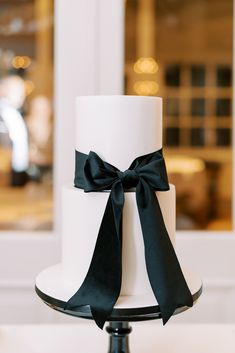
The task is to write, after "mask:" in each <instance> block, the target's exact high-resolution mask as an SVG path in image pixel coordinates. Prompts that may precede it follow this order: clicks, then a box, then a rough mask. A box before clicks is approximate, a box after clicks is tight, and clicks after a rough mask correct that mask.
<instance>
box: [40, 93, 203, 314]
mask: <svg viewBox="0 0 235 353" xmlns="http://www.w3.org/2000/svg"><path fill="white" fill-rule="evenodd" d="M75 134H76V146H75V149H76V151H79V153H82V154H84V156H88V155H89V153H90V151H94V152H95V153H96V154H97V155H98V156H99V158H100V159H101V160H102V161H105V162H107V163H110V164H111V165H112V166H115V168H117V169H118V170H120V171H125V170H127V169H128V168H129V166H130V165H131V163H132V162H133V161H134V160H135V159H136V158H137V157H139V156H145V155H148V154H151V153H154V152H155V151H160V152H161V151H162V99H161V98H159V97H140V96H83V97H78V98H77V100H76V130H75ZM82 156H83V155H82ZM78 167H79V166H78ZM82 167H83V166H80V169H81V168H82ZM110 189H111V187H110V188H107V189H106V190H104V189H101V190H96V191H91V192H84V190H83V189H82V188H79V187H75V186H74V185H72V184H71V185H67V186H65V187H64V188H63V192H62V232H61V236H62V263H61V264H58V265H55V266H53V267H51V268H49V269H46V270H45V271H43V272H42V273H41V274H40V275H39V276H38V277H37V280H36V286H37V288H38V289H39V290H40V291H41V292H42V293H45V294H46V295H48V296H49V297H53V298H57V299H59V300H62V301H65V302H67V301H68V300H69V299H70V298H71V297H72V296H73V295H74V293H75V292H76V291H77V290H78V289H79V287H80V286H81V285H82V283H83V281H84V279H85V278H86V275H87V272H88V269H89V266H90V264H91V261H92V256H93V253H94V249H95V244H96V242H97V236H98V232H99V228H100V225H101V221H102V217H103V214H104V210H105V208H106V204H107V202H108V198H109V195H110ZM124 189H125V188H124ZM155 190H158V189H155ZM124 195H125V202H124V208H123V213H122V218H123V219H122V254H121V256H122V280H121V290H120V296H119V298H118V300H117V302H116V304H115V306H114V307H115V308H138V307H150V306H154V305H157V299H156V295H154V293H153V289H152V288H153V287H152V285H151V284H150V280H149V271H147V268H146V256H149V255H148V254H147V255H146V249H145V244H144V240H143V235H142V225H141V221H140V217H139V211H138V208H137V203H136V190H135V187H131V188H130V189H128V190H125V192H124ZM156 196H157V200H158V202H159V205H160V209H161V213H162V216H163V220H164V224H165V227H166V230H167V233H168V235H169V239H170V241H171V244H172V245H173V246H174V244H175V188H174V186H173V185H170V187H169V190H164V191H156ZM164 234H165V233H164ZM168 246H169V244H168ZM150 252H151V251H149V253H150ZM162 261H164V259H162ZM165 261H167V259H165ZM167 266H171V263H170V262H169V264H167V263H166V264H165V267H166V269H167ZM93 271H94V270H93ZM173 272H174V271H173ZM173 272H172V273H173ZM183 274H184V278H185V280H186V283H187V285H188V288H189V290H190V291H191V293H192V294H193V293H195V292H197V291H198V290H199V289H200V287H201V281H200V279H199V278H198V277H197V276H195V275H193V274H191V273H190V272H189V271H187V270H186V269H185V268H184V269H183ZM164 275H165V277H167V276H168V269H167V270H166V271H165V274H164V273H163V274H162V276H163V277H164ZM104 276H105V274H104ZM166 280H168V281H169V282H170V281H171V280H169V278H166ZM160 285H161V284H159V286H160ZM173 296H174V293H173ZM86 304H88V305H89V303H86ZM78 305H79V303H78ZM182 305H185V303H182Z"/></svg>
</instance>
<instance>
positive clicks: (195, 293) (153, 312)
mask: <svg viewBox="0 0 235 353" xmlns="http://www.w3.org/2000/svg"><path fill="white" fill-rule="evenodd" d="M185 274H186V280H187V283H188V285H189V289H190V291H191V293H192V297H193V304H195V303H196V302H197V300H198V298H199V297H200V295H201V293H202V282H201V280H200V278H199V276H198V275H197V274H195V273H193V272H190V271H186V272H185ZM35 290H36V293H37V295H38V296H39V297H40V298H41V299H42V300H43V302H44V303H45V304H47V305H48V306H49V307H50V308H52V309H54V310H56V311H59V312H61V313H63V314H67V315H71V316H75V317H79V318H84V319H90V320H93V318H92V314H91V311H90V307H89V305H84V306H81V307H78V308H76V309H74V310H67V309H64V308H65V304H66V301H67V300H68V299H69V298H70V296H71V294H72V290H73V288H70V287H69V283H68V282H66V280H65V279H64V278H63V273H62V271H61V266H58V265H57V266H53V267H51V268H48V269H46V270H44V271H42V272H41V273H40V274H39V275H38V277H37V279H36V286H35ZM120 299H121V300H120V301H119V304H117V305H116V306H115V307H114V308H113V311H112V313H111V315H110V317H109V318H108V320H107V321H108V322H109V325H108V326H107V327H106V331H107V332H108V334H109V335H110V339H109V352H108V353H129V352H130V351H129V342H128V335H129V334H130V333H131V327H130V326H129V322H133V321H146V320H153V319H161V311H160V307H159V305H158V304H157V303H156V299H155V303H154V302H152V300H151V299H146V296H144V297H143V298H142V297H141V298H137V297H135V296H129V297H128V296H126V297H123V298H122V297H121V298H120ZM188 309H189V308H188V307H186V306H182V307H179V308H177V309H176V310H175V312H174V315H176V314H179V313H182V312H183V311H185V310H188ZM97 329H98V328H97Z"/></svg>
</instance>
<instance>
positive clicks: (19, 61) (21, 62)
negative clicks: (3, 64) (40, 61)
mask: <svg viewBox="0 0 235 353" xmlns="http://www.w3.org/2000/svg"><path fill="white" fill-rule="evenodd" d="M11 63H12V66H13V67H14V68H15V69H27V67H29V66H30V64H31V59H30V57H29V56H26V55H24V56H15V57H14V58H13V59H12V62H11Z"/></svg>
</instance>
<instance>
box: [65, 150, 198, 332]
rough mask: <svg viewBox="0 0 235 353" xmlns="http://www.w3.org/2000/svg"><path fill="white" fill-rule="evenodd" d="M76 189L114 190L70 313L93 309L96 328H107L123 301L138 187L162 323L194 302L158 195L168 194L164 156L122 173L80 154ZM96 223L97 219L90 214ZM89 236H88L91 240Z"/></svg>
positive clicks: (147, 157) (136, 162) (140, 159)
mask: <svg viewBox="0 0 235 353" xmlns="http://www.w3.org/2000/svg"><path fill="white" fill-rule="evenodd" d="M74 183H75V186H76V187H78V188H82V189H84V191H85V192H91V191H101V190H108V189H111V192H110V195H109V198H108V202H107V205H106V208H105V212H104V216H103V219H102V222H101V226H100V229H99V233H98V237H97V241H96V245H95V250H94V254H93V257H92V260H91V264H90V267H89V270H88V272H87V275H86V277H85V279H84V282H83V283H82V285H81V287H80V288H79V289H78V291H77V292H76V293H75V294H74V295H73V296H72V297H71V298H70V299H69V301H68V302H67V303H66V307H65V309H71V310H72V309H75V308H77V307H79V306H82V305H90V309H91V313H92V315H93V318H94V320H95V322H96V324H97V325H98V326H99V327H100V328H103V326H104V323H105V321H106V320H107V319H108V317H109V316H110V314H111V312H112V309H113V307H114V305H115V303H116V301H117V299H118V297H119V294H120V289H121V280H122V210H123V205H124V190H125V189H130V188H133V187H134V188H136V201H137V206H138V212H139V217H140V222H141V228H142V232H143V238H144V246H145V261H146V267H147V272H148V277H149V281H150V284H151V287H152V290H153V292H154V295H155V297H156V299H157V301H158V304H159V307H160V311H161V315H162V319H163V324H165V323H166V322H167V321H168V320H169V318H170V317H171V316H172V314H173V313H174V311H175V309H176V308H178V307H181V306H192V305H193V298H192V295H191V292H190V290H189V288H188V286H187V283H186V281H185V278H184V276H183V274H182V271H181V268H180V265H179V262H178V259H177V256H176V254H175V251H174V248H173V246H172V243H171V240H170V238H169V235H168V233H167V230H166V227H165V224H164V220H163V217H162V213H161V209H160V206H159V203H158V199H157V197H156V194H155V191H156V190H159V191H166V190H169V184H168V179H167V173H166V168H165V162H164V159H163V156H162V151H161V150H159V151H156V152H154V153H150V154H147V155H144V156H141V157H138V158H136V159H135V160H134V161H133V162H132V164H131V166H130V167H129V169H127V170H126V171H124V172H121V171H119V170H118V169H117V168H116V167H114V166H112V165H111V164H109V163H107V162H104V161H103V160H102V159H101V158H100V157H99V156H98V155H97V154H96V153H95V152H90V153H89V155H86V154H83V153H81V152H77V151H76V172H75V181H74ZM91 220H92V215H91ZM87 236H89V235H87Z"/></svg>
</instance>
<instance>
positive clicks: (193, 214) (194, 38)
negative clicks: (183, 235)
mask: <svg viewBox="0 0 235 353" xmlns="http://www.w3.org/2000/svg"><path fill="white" fill-rule="evenodd" d="M130 19H135V20H134V21H132V23H131V24H130V23H129V20H130ZM125 28H126V32H125V48H126V56H125V80H126V84H125V93H126V94H139V95H152V96H161V97H163V102H164V111H163V112H164V114H163V123H164V151H165V157H166V163H167V164H168V165H172V164H174V165H175V163H176V164H177V163H178V168H176V169H175V170H173V169H171V168H168V173H169V180H170V182H172V183H173V184H175V185H176V190H177V229H179V230H180V229H181V230H186V229H187V230H189V229H191V230H199V229H201V230H231V229H232V199H231V195H232V170H231V166H232V147H231V143H232V138H231V136H232V93H233V92H232V59H233V58H232V52H233V46H232V33H233V1H232V0H225V1H220V0H216V1H210V0H197V1H194V2H188V1H167V0H165V1H144V0H127V1H126V27H125ZM225 38H226V40H225ZM130 43H131V44H130ZM143 63H144V65H142V66H141V64H143ZM138 67H139V68H141V67H142V68H144V69H143V70H142V71H141V70H137V69H136V68H138ZM137 83H138V84H137ZM172 160H175V163H171V161H172ZM189 160H190V163H191V164H190V165H191V171H189V170H187V171H186V172H183V170H184V166H185V165H188V164H187V163H186V162H188V161H189ZM196 184H197V186H198V185H200V187H199V188H198V190H197V192H195V190H196V187H195V185H196Z"/></svg>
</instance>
